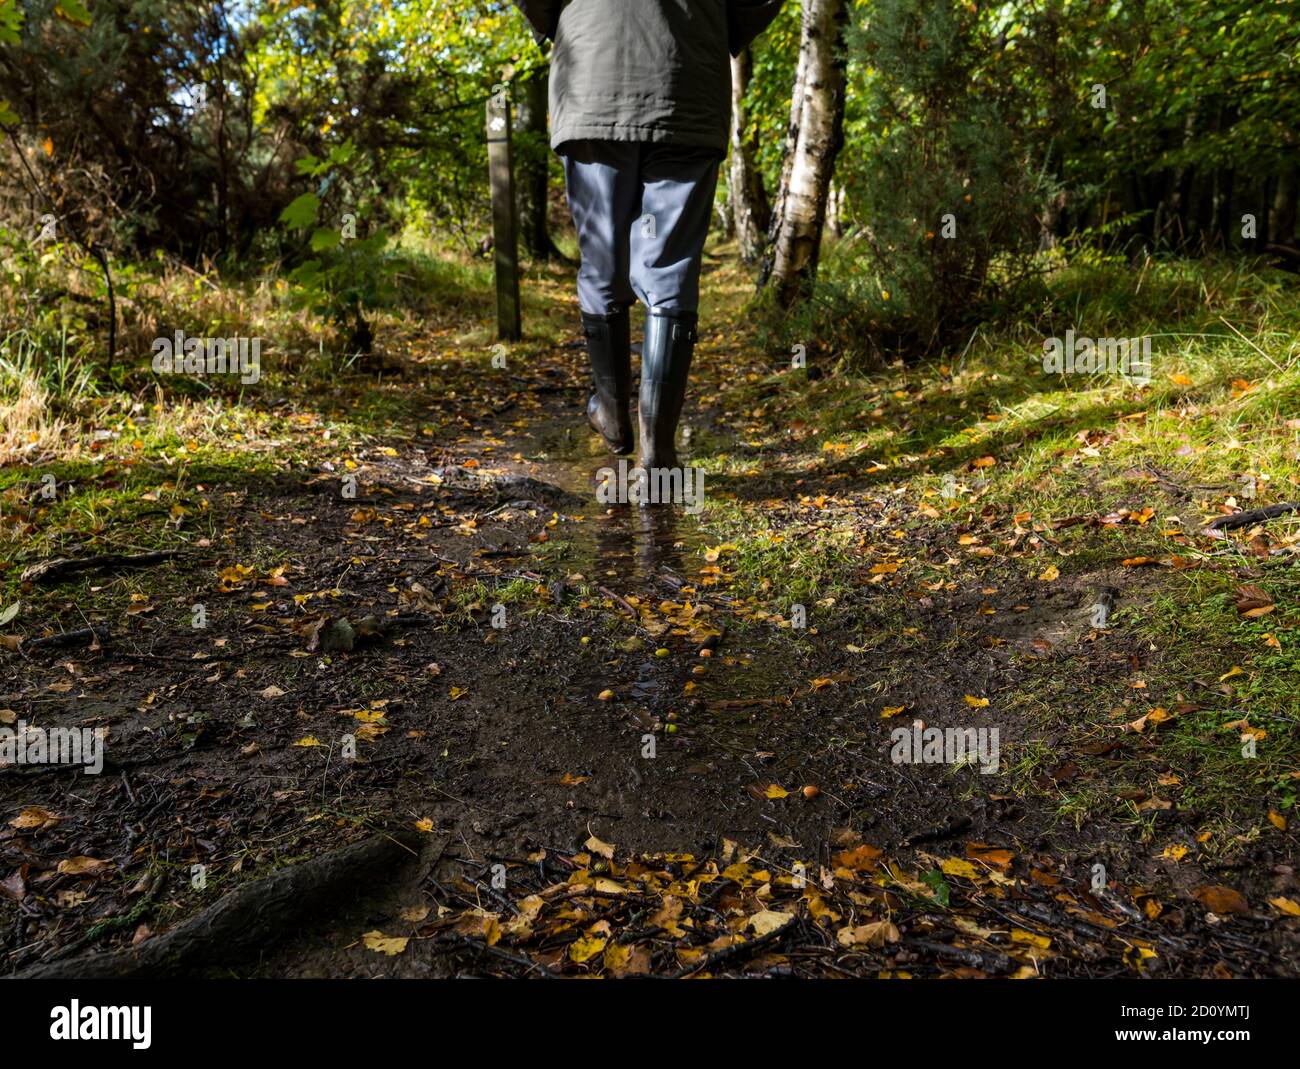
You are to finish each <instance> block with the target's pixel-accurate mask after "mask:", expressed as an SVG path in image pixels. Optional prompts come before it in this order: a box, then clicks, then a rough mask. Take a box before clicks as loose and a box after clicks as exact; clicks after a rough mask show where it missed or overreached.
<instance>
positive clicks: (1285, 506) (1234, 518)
mask: <svg viewBox="0 0 1300 1069" xmlns="http://www.w3.org/2000/svg"><path fill="white" fill-rule="evenodd" d="M1296 511H1300V501H1285V502H1283V503H1282V504H1280V505H1269V506H1268V507H1267V508H1262V509H1251V510H1250V511H1249V512H1234V513H1233V514H1232V515H1231V516H1220V517H1219V518H1218V519H1217V520H1211V521H1210V522H1209V523H1207V524H1206V525H1205V529H1206V530H1207V531H1228V530H1231V529H1232V528H1234V527H1246V526H1248V525H1250V524H1252V523H1264V522H1265V521H1267V520H1273V519H1277V517H1278V516H1285V515H1286V514H1287V513H1288V512H1296Z"/></svg>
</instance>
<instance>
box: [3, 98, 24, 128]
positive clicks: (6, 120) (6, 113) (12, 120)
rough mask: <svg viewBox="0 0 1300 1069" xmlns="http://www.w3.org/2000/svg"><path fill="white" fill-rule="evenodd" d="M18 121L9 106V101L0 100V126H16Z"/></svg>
mask: <svg viewBox="0 0 1300 1069" xmlns="http://www.w3.org/2000/svg"><path fill="white" fill-rule="evenodd" d="M18 121H19V120H18V116H17V115H16V114H15V113H14V112H13V111H12V110H11V109H10V107H9V101H7V100H0V126H17V125H18Z"/></svg>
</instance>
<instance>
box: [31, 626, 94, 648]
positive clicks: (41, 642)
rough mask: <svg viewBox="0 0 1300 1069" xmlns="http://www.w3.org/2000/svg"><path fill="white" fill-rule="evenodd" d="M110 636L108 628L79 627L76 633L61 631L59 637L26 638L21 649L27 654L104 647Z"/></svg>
mask: <svg viewBox="0 0 1300 1069" xmlns="http://www.w3.org/2000/svg"><path fill="white" fill-rule="evenodd" d="M108 634H109V632H108V628H107V627H79V628H77V629H76V630H75V631H61V632H59V633H58V634H57V635H43V636H41V637H38V638H25V639H23V641H22V645H21V647H20V649H21V651H22V652H23V653H26V652H27V651H28V650H66V649H68V648H69V647H70V646H94V645H96V644H99V645H101V646H102V645H103V644H104V643H105V642H107V641H108Z"/></svg>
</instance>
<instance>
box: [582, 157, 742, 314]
mask: <svg viewBox="0 0 1300 1069" xmlns="http://www.w3.org/2000/svg"><path fill="white" fill-rule="evenodd" d="M560 153H561V155H562V156H563V157H564V179H565V185H566V187H567V188H568V192H569V210H570V211H571V212H572V213H573V225H574V227H575V228H576V229H577V232H578V249H579V252H580V253H581V254H582V265H581V266H580V267H579V268H578V303H579V304H580V305H581V306H582V310H583V311H584V312H588V313H590V314H593V315H610V314H612V313H613V312H615V311H617V310H618V309H619V308H621V307H623V306H625V305H630V304H631V303H632V302H633V301H635V300H640V301H641V302H642V303H643V304H645V306H646V307H647V308H651V309H660V310H662V311H677V312H695V311H698V310H699V304H700V254H701V253H702V252H703V250H704V238H705V235H706V234H707V233H708V229H709V220H710V218H711V216H712V211H713V193H714V190H715V189H716V188H717V184H718V164H719V163H720V162H721V154H720V153H719V152H718V151H717V150H716V149H711V148H699V147H690V146H676V145H666V144H651V143H648V142H639V141H566V142H565V143H564V144H563V145H561V146H560Z"/></svg>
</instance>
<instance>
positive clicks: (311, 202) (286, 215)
mask: <svg viewBox="0 0 1300 1069" xmlns="http://www.w3.org/2000/svg"><path fill="white" fill-rule="evenodd" d="M319 210H320V197H318V196H316V194H315V193H304V194H303V195H302V196H301V197H298V198H297V199H295V200H294V202H293V203H292V204H290V205H289V206H288V207H287V208H285V210H284V211H282V212H281V213H280V222H282V223H284V224H285V226H287V227H289V228H291V229H293V230H303V229H305V228H306V227H309V226H311V225H312V224H313V223H314V222H316V213H317V212H318V211H319Z"/></svg>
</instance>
